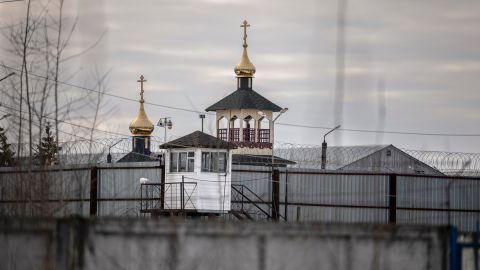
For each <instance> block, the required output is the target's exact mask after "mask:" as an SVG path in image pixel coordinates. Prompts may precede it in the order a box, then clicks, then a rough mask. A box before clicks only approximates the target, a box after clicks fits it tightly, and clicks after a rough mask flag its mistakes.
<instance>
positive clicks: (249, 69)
mask: <svg viewBox="0 0 480 270" xmlns="http://www.w3.org/2000/svg"><path fill="white" fill-rule="evenodd" d="M234 70H235V74H236V75H237V77H253V75H254V74H255V71H256V70H255V66H254V65H253V64H252V62H250V59H248V53H247V47H246V46H244V47H243V54H242V58H241V59H240V63H238V65H236V66H235V69H234Z"/></svg>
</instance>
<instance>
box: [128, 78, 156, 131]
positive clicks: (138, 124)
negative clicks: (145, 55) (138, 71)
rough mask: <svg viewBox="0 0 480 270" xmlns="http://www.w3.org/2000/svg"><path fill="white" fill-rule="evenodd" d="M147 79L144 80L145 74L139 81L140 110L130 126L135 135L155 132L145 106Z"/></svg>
mask: <svg viewBox="0 0 480 270" xmlns="http://www.w3.org/2000/svg"><path fill="white" fill-rule="evenodd" d="M146 81H147V80H144V77H143V75H141V76H140V80H138V82H139V83H140V89H141V90H140V110H139V111H138V114H137V117H135V119H133V121H132V122H131V123H130V126H129V127H128V128H129V129H130V132H131V133H132V135H133V136H150V134H152V132H153V124H152V122H150V120H149V119H148V116H147V114H146V113H145V108H144V106H143V103H144V102H145V101H144V100H143V92H144V91H143V83H144V82H146Z"/></svg>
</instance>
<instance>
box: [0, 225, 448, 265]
mask: <svg viewBox="0 0 480 270" xmlns="http://www.w3.org/2000/svg"><path fill="white" fill-rule="evenodd" d="M0 243H1V245H2V248H1V249H0V269H106V270H108V269H208V270H212V269H231V270H235V269H241V270H245V269H259V270H260V269H302V270H308V269H329V270H330V269H333V270H343V269H351V270H354V269H362V270H363V269H391V270H395V269H445V270H446V269H447V264H448V245H447V243H448V230H447V228H445V227H413V226H397V227H393V226H386V225H381V226H380V225H338V224H318V223H317V224H314V223H308V224H301V223H294V224H286V223H240V222H237V223H222V222H212V221H210V222H200V221H198V222H180V221H175V220H173V221H172V220H169V221H168V222H165V221H164V222H162V221H161V220H153V219H148V220H147V219H135V220H133V219H132V220H126V219H97V220H85V219H66V220H38V219H29V220H25V219H24V220H22V219H3V220H1V221H0Z"/></svg>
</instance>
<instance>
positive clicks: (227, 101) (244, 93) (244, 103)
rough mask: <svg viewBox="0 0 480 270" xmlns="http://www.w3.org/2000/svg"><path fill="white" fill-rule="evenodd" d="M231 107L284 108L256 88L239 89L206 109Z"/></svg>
mask: <svg viewBox="0 0 480 270" xmlns="http://www.w3.org/2000/svg"><path fill="white" fill-rule="evenodd" d="M230 109H257V110H268V111H273V112H279V111H281V110H282V108H281V107H280V106H278V105H275V104H274V103H273V102H271V101H270V100H268V99H266V98H265V97H263V96H262V95H260V94H259V93H257V92H255V91H254V90H249V89H238V90H237V91H235V92H233V93H231V94H230V95H228V96H226V97H224V98H223V99H221V100H220V101H218V102H217V103H215V104H213V105H212V106H210V107H208V108H207V109H206V111H207V112H209V111H217V110H230Z"/></svg>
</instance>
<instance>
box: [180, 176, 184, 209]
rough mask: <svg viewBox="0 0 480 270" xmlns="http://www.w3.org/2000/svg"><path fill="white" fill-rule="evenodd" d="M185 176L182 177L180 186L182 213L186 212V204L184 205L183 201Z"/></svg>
mask: <svg viewBox="0 0 480 270" xmlns="http://www.w3.org/2000/svg"><path fill="white" fill-rule="evenodd" d="M184 184H185V176H184V175H182V183H181V184H180V203H181V204H182V205H181V209H182V211H183V210H185V204H184V199H183V196H184V195H183V192H184V189H185V186H184Z"/></svg>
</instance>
